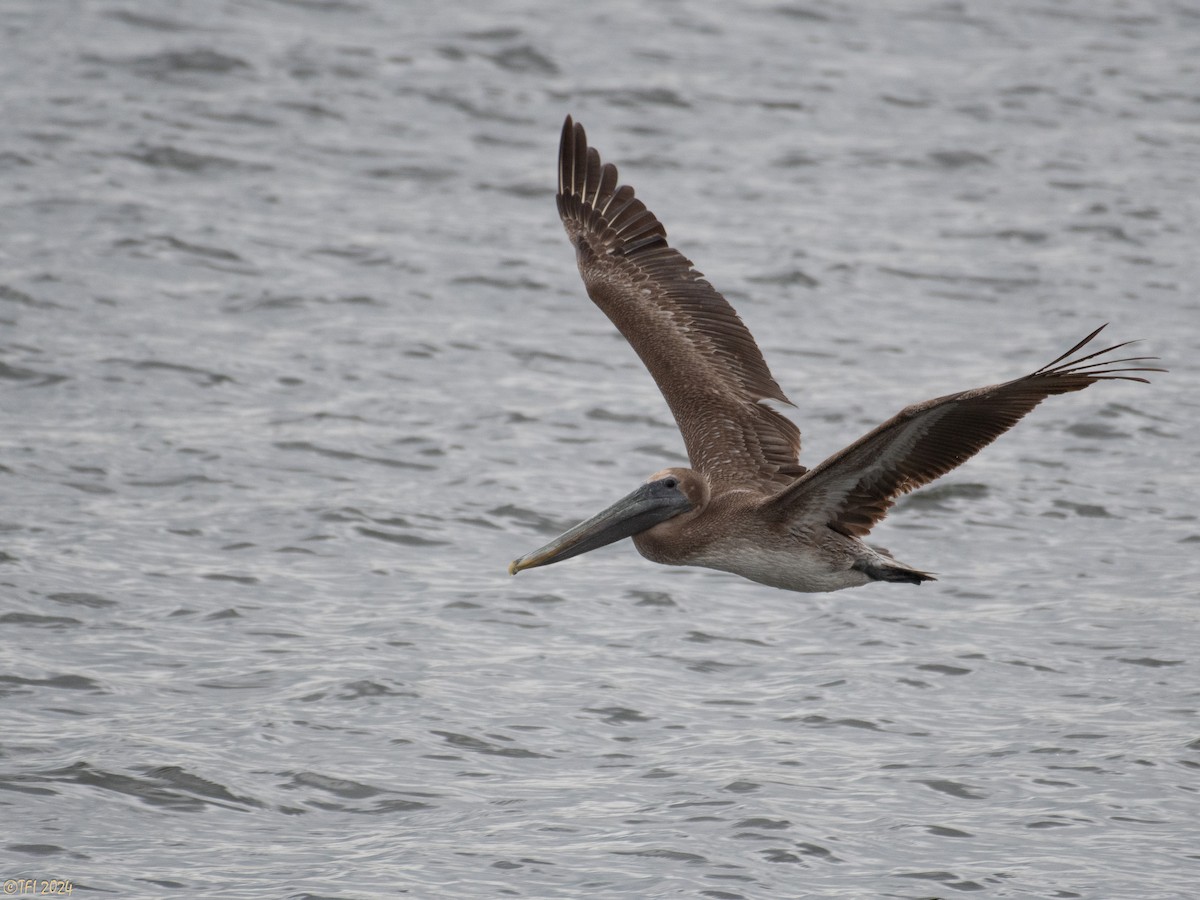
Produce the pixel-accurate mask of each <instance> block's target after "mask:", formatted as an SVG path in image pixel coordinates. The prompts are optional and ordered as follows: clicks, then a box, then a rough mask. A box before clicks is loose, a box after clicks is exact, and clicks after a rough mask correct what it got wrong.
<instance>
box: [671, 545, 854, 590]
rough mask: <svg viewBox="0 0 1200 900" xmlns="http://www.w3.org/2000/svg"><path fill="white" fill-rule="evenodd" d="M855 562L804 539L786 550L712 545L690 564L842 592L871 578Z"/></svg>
mask: <svg viewBox="0 0 1200 900" xmlns="http://www.w3.org/2000/svg"><path fill="white" fill-rule="evenodd" d="M852 563H853V558H852V557H850V556H849V555H845V556H843V555H841V554H831V553H826V552H822V548H819V547H816V546H814V545H812V544H806V543H803V542H801V541H797V542H796V544H795V546H794V547H792V548H788V549H786V550H780V549H777V548H769V549H768V548H763V547H759V546H755V545H753V544H739V545H738V546H728V545H727V546H714V547H708V548H706V549H705V551H704V552H702V553H701V554H699V555H698V556H695V557H693V558H691V559H689V560H688V564H689V565H693V566H704V567H705V568H708V569H720V570H721V571H722V572H731V573H733V574H734V575H740V576H742V577H743V578H748V579H750V580H751V581H757V582H758V583H759V584H765V585H767V586H769V587H773V588H781V589H782V590H785V591H801V592H804V593H820V592H823V591H840V590H841V589H842V588H848V587H858V586H859V585H863V584H867V583H868V582H869V581H871V579H870V577H868V576H867V574H866V573H865V572H862V571H860V570H858V569H853V568H851V564H852Z"/></svg>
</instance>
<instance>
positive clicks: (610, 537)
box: [508, 469, 709, 575]
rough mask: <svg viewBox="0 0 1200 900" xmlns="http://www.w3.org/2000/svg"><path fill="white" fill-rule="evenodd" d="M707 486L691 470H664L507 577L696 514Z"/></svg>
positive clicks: (516, 564)
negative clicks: (682, 516)
mask: <svg viewBox="0 0 1200 900" xmlns="http://www.w3.org/2000/svg"><path fill="white" fill-rule="evenodd" d="M708 493H709V491H708V482H707V481H706V480H705V479H704V478H703V477H702V476H700V475H699V474H697V473H696V472H693V471H692V470H691V469H663V470H662V471H661V472H655V473H654V474H653V475H651V476H650V478H649V480H648V481H646V482H645V483H644V484H643V485H642V486H641V487H639V488H638V489H637V490H636V491H633V493H631V494H628V495H626V496H624V497H622V498H621V499H620V500H618V501H617V502H616V503H614V504H613V505H612V506H610V507H609V508H608V509H606V510H604V511H603V512H601V513H597V514H596V515H594V516H592V517H591V518H590V519H588V520H587V521H586V522H581V523H580V524H578V525H576V526H575V527H574V528H572V529H571V530H570V531H568V532H566V533H564V534H561V535H559V536H558V537H556V538H555V539H554V540H552V541H551V542H550V543H548V544H547V545H546V546H544V547H542V548H540V549H538V550H534V551H533V552H532V553H527V554H526V555H525V556H521V557H518V558H517V559H514V560H513V561H512V562H511V563H509V566H508V573H509V574H510V575H516V574H517V573H518V572H520V571H521V570H522V569H532V568H535V567H537V566H548V565H550V564H551V563H556V562H561V561H562V560H564V559H570V558H571V557H572V556H578V555H579V554H581V553H587V552H588V551H589V550H595V549H597V548H598V547H603V546H605V545H606V544H611V543H613V542H614V541H619V540H621V538H627V537H633V536H634V535H636V534H642V533H643V532H646V531H649V530H651V529H652V528H655V527H656V526H658V525H660V524H662V523H663V522H666V521H667V520H669V519H673V518H675V517H676V516H680V515H684V514H687V513H694V512H698V511H699V510H700V509H702V508H703V506H704V505H705V504H706V502H707V500H708Z"/></svg>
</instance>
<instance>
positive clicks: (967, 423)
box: [764, 325, 1165, 537]
mask: <svg viewBox="0 0 1200 900" xmlns="http://www.w3.org/2000/svg"><path fill="white" fill-rule="evenodd" d="M1104 327H1105V326H1103V325H1101V326H1100V328H1097V329H1096V330H1095V331H1093V332H1092V333H1091V334H1089V335H1088V336H1087V337H1086V338H1084V339H1083V340H1082V341H1080V342H1079V343H1078V344H1076V345H1075V346H1074V347H1072V348H1071V349H1070V350H1068V351H1067V352H1066V353H1064V354H1063V355H1062V356H1060V357H1059V358H1058V359H1056V360H1054V361H1053V362H1051V363H1050V364H1048V365H1046V366H1043V367H1042V368H1040V369H1038V370H1037V371H1036V372H1034V373H1032V374H1030V375H1026V376H1025V377H1024V378H1017V379H1015V380H1013V381H1007V382H1005V383H1004V384H994V385H991V386H990V387H983V388H976V389H975V390H971V391H963V392H961V393H958V394H950V395H949V396H946V397H939V398H937V399H936V400H929V401H926V402H925V403H917V404H914V405H913V406H910V407H908V408H907V409H904V410H902V411H901V412H900V413H899V414H898V415H896V416H894V417H893V418H891V419H889V420H888V421H886V422H884V423H883V424H882V425H880V426H879V427H878V428H876V429H875V430H874V431H872V432H870V433H869V434H867V435H865V436H863V437H861V438H859V439H858V440H857V441H855V442H854V443H853V444H851V445H850V446H849V447H847V448H846V449H844V450H842V451H840V452H838V453H835V454H834V455H833V456H831V457H829V459H827V460H825V461H824V462H822V463H821V464H820V465H819V466H817V467H816V468H814V469H813V470H812V471H810V472H809V473H808V474H806V475H804V476H803V477H802V478H799V479H797V480H796V481H795V482H794V483H793V484H792V485H791V486H790V487H788V488H786V489H785V490H783V491H781V492H780V493H779V494H777V495H775V496H774V497H772V498H771V499H770V500H768V501H767V502H766V504H765V506H764V510H766V511H771V512H774V513H776V514H777V515H778V516H779V518H780V519H781V520H786V521H790V522H797V521H804V522H809V523H813V524H821V523H823V524H826V525H828V526H829V527H830V528H833V529H835V530H836V531H840V532H841V533H842V534H846V535H850V536H853V537H862V536H864V535H866V534H867V533H868V532H869V531H870V530H871V528H872V527H874V525H875V523H876V522H878V521H879V520H880V519H882V518H883V517H884V516H885V515H886V514H887V511H888V509H890V508H891V506H892V504H893V503H894V502H895V499H896V497H898V496H900V495H901V494H906V493H908V492H909V491H912V490H915V489H917V488H919V487H921V486H922V485H925V484H928V483H929V482H931V481H933V480H934V479H935V478H939V477H940V476H942V475H945V474H946V473H947V472H949V471H950V470H951V469H953V468H955V467H957V466H960V465H962V464H963V463H964V462H966V461H967V460H968V459H970V458H971V457H972V456H974V455H975V454H976V453H978V452H979V451H980V450H982V449H983V448H984V447H986V446H987V445H988V444H990V443H991V442H992V441H994V440H995V439H996V438H998V437H999V436H1000V435H1002V434H1004V432H1006V431H1008V429H1010V428H1012V427H1013V426H1014V425H1016V424H1017V422H1019V421H1020V420H1021V418H1022V417H1023V416H1024V415H1025V414H1026V413H1028V412H1029V411H1030V410H1031V409H1033V408H1034V407H1035V406H1037V405H1038V404H1039V403H1041V402H1042V400H1044V399H1045V398H1046V397H1049V396H1050V395H1051V394H1066V393H1069V392H1071V391H1081V390H1083V389H1084V388H1085V387H1087V386H1088V385H1091V384H1095V383H1096V382H1097V381H1106V380H1118V379H1119V380H1124V381H1141V382H1145V381H1146V379H1145V378H1139V377H1137V376H1134V375H1130V374H1127V373H1130V372H1162V371H1165V370H1164V369H1158V368H1151V367H1147V366H1143V365H1138V364H1139V363H1144V362H1148V361H1150V360H1151V359H1153V357H1145V356H1135V357H1128V358H1125V359H1105V360H1097V357H1100V356H1103V355H1105V354H1108V353H1112V352H1113V351H1114V350H1119V349H1120V348H1122V347H1125V346H1127V344H1128V343H1130V342H1126V343H1124V344H1116V345H1115V346H1112V347H1107V348H1105V349H1104V350H1097V351H1095V352H1093V353H1089V354H1088V355H1086V356H1081V357H1078V358H1076V359H1068V357H1070V356H1072V355H1073V354H1074V353H1075V352H1076V351H1078V350H1079V349H1081V348H1082V347H1084V346H1085V345H1086V344H1087V343H1088V342H1089V341H1091V340H1092V339H1093V338H1094V337H1095V336H1096V335H1097V334H1099V333H1100V331H1101V330H1102V329H1103V328H1104ZM1064 360H1065V362H1064ZM1089 360H1095V361H1093V362H1089ZM1126 364H1133V365H1126Z"/></svg>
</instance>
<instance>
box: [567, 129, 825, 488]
mask: <svg viewBox="0 0 1200 900" xmlns="http://www.w3.org/2000/svg"><path fill="white" fill-rule="evenodd" d="M558 212H559V215H561V216H562V220H563V225H564V226H565V227H566V229H567V235H568V236H569V237H570V239H571V243H572V244H573V245H574V246H575V250H576V255H577V257H578V262H579V272H580V274H581V275H582V276H583V283H584V285H585V286H586V287H587V292H588V296H589V297H591V298H592V300H593V301H595V303H596V305H597V306H599V307H600V309H602V310H603V311H604V313H605V315H607V316H608V317H609V318H610V319H611V320H612V322H613V324H614V325H616V326H617V329H618V330H619V331H620V332H621V334H623V335H624V336H625V339H626V340H627V341H629V343H630V344H631V345H632V346H633V349H634V350H635V351H636V352H637V355H638V356H639V357H641V360H642V362H643V363H644V364H645V366H646V368H647V369H649V370H650V374H651V376H653V378H654V380H655V382H656V383H657V384H658V387H659V390H661V391H662V393H663V396H664V397H665V398H666V400H667V405H668V406H670V408H671V412H672V413H673V414H674V416H675V421H676V423H677V424H678V425H679V430H680V431H681V432H682V433H683V442H684V445H685V446H686V447H687V452H688V457H689V458H690V459H691V461H692V467H693V468H694V469H696V470H697V471H699V472H701V473H703V474H704V475H706V476H707V477H708V478H709V480H710V482H711V483H712V484H713V486H714V487H716V486H723V487H732V486H737V485H744V486H762V485H763V484H764V482H767V483H775V484H788V483H790V482H791V481H792V480H793V479H794V478H795V476H796V475H798V474H801V473H803V472H804V471H805V470H804V468H803V467H802V466H800V465H799V464H798V462H797V458H798V455H799V452H800V430H799V429H798V428H797V427H796V426H795V425H794V424H793V423H792V422H791V421H789V420H788V419H786V418H784V417H783V416H782V415H780V414H779V413H777V412H776V411H775V410H773V409H771V408H770V407H768V406H765V405H764V404H763V403H761V402H760V401H762V400H765V399H772V400H780V401H782V402H784V403H788V402H790V401H788V399H787V397H786V396H784V393H783V391H782V390H780V388H779V385H778V384H776V383H775V379H774V378H773V377H772V376H771V372H770V370H769V369H768V368H767V364H766V362H765V361H764V360H763V357H762V353H761V352H760V351H759V349H758V345H757V344H755V343H754V338H753V337H751V336H750V332H749V331H748V330H747V329H746V326H745V325H743V324H742V320H741V319H739V318H738V315H737V313H735V312H734V311H733V307H731V306H730V305H729V303H728V302H727V301H726V300H725V298H724V297H722V296H721V295H720V294H719V293H718V292H717V291H716V290H715V289H714V288H713V286H712V285H711V284H709V283H708V282H707V281H705V280H704V277H703V276H702V275H701V274H700V273H699V272H697V271H696V270H695V269H694V268H693V267H692V263H691V261H690V260H688V259H687V258H686V257H684V256H683V255H682V254H680V253H679V252H678V251H676V250H674V249H672V248H671V247H669V246H668V245H667V231H666V229H665V228H664V227H663V226H662V223H660V222H659V221H658V219H657V218H656V217H655V216H654V214H653V213H652V212H650V211H649V210H648V209H646V207H645V204H643V203H642V202H641V201H640V200H638V199H636V198H635V197H634V193H633V188H631V187H630V186H629V185H621V186H618V183H617V169H616V166H614V165H612V164H611V163H609V164H602V163H601V162H600V155H599V154H598V153H597V152H596V150H595V149H594V148H591V147H589V146H588V144H587V136H586V135H585V134H584V130H583V126H582V125H578V124H575V123H574V122H572V120H571V117H570V116H567V120H566V122H565V123H564V124H563V132H562V142H561V143H560V145H559V152H558Z"/></svg>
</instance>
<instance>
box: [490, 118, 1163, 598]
mask: <svg viewBox="0 0 1200 900" xmlns="http://www.w3.org/2000/svg"><path fill="white" fill-rule="evenodd" d="M558 212H559V215H560V216H561V217H562V221H563V225H564V226H565V227H566V230H567V235H568V237H569V238H570V239H571V243H572V244H573V245H574V246H575V253H576V257H577V260H578V263H579V272H580V274H581V275H582V276H583V283H584V285H585V286H586V288H587V292H588V296H590V297H591V298H592V300H593V301H595V303H596V305H597V306H599V307H600V309H601V310H603V311H604V313H605V315H607V316H608V317H609V319H611V320H612V322H613V324H614V325H616V326H617V329H618V330H619V331H620V332H621V334H623V335H624V336H625V339H626V340H627V341H629V343H630V344H631V345H632V346H633V349H634V350H635V351H636V352H637V355H638V356H639V357H640V358H641V360H642V362H643V363H644V364H645V366H646V368H647V369H649V370H650V374H651V375H652V376H653V378H654V380H655V382H657V383H658V387H659V389H660V390H661V391H662V393H663V396H664V397H665V398H666V401H667V405H668V406H669V407H670V408H671V412H672V413H673V414H674V416H675V422H676V423H677V424H678V426H679V430H680V431H681V432H682V434H683V442H684V445H685V446H686V448H687V453H688V458H689V460H690V461H691V464H692V467H691V468H690V469H687V468H669V469H663V470H662V471H661V472H656V473H655V474H653V475H651V476H650V478H649V479H648V480H647V481H646V482H645V483H644V484H643V485H642V486H641V487H639V488H638V489H637V490H635V491H633V492H632V493H631V494H629V495H628V496H626V497H624V498H622V499H621V500H618V501H617V502H616V503H614V504H613V505H612V506H610V507H609V508H608V509H606V510H604V511H603V512H601V513H599V514H598V515H596V516H593V517H592V518H590V519H588V520H587V521H586V522H583V523H581V524H579V525H576V526H575V527H574V528H572V529H571V530H570V531H568V532H566V533H565V534H563V535H561V536H560V537H557V538H555V539H554V540H553V541H551V542H550V543H549V544H547V545H546V546H544V547H542V548H541V549H539V550H535V551H533V552H532V553H529V554H527V555H525V556H522V557H520V558H518V559H515V560H513V562H512V563H511V564H510V565H509V568H508V570H509V572H510V573H511V574H513V575H515V574H517V573H518V572H520V571H522V570H523V569H532V568H534V567H535V566H545V565H549V564H550V563H555V562H559V561H560V560H564V559H570V558H571V557H572V556H578V555H579V554H581V553H587V552H588V551H589V550H595V549H596V548H597V547H603V546H605V545H606V544H611V543H613V542H614V541H618V540H620V539H622V538H627V537H632V538H633V544H634V546H635V547H637V549H638V552H639V553H641V554H642V556H644V557H646V558H647V559H649V560H651V561H653V562H657V563H664V564H666V565H675V566H681V565H686V566H705V567H708V568H711V569H720V570H722V571H725V572H732V573H734V574H736V575H741V576H742V577H744V578H748V579H750V580H751V581H757V582H760V583H761V584H765V585H769V586H771V587H776V588H782V589H784V590H791V591H836V590H840V589H841V588H848V587H857V586H859V585H863V584H867V583H869V582H872V581H894V582H907V583H910V584H920V583H921V582H923V581H930V580H932V579H933V575H931V574H929V573H928V572H923V571H921V570H920V569H916V568H913V567H912V566H909V565H906V564H904V563H901V562H898V561H897V560H896V559H895V558H893V557H892V555H891V554H890V553H888V552H887V551H886V550H883V549H881V548H879V547H873V546H871V545H869V544H867V543H865V542H864V541H863V538H865V537H866V536H867V534H868V533H869V532H870V531H871V528H872V527H873V526H874V525H875V523H876V522H878V521H879V520H880V519H882V518H883V517H884V516H885V515H886V514H887V511H888V509H889V508H890V507H891V506H892V504H893V503H894V502H895V501H896V498H897V497H899V496H900V495H901V494H905V493H908V492H909V491H912V490H915V489H917V488H919V487H921V486H922V485H925V484H928V483H929V482H931V481H933V480H934V479H935V478H938V477H940V476H942V475H945V474H946V473H947V472H949V471H950V470H951V469H953V468H955V467H956V466H959V465H961V464H962V463H964V462H966V461H967V460H968V459H970V458H971V457H972V456H974V455H975V454H976V453H978V452H979V451H980V450H981V449H983V448H984V447H986V446H987V445H988V444H990V443H991V442H992V441H994V440H995V439H996V438H997V437H999V436H1000V435H1001V434H1003V433H1004V432H1006V431H1008V429H1010V428H1012V427H1013V426H1014V425H1016V424H1017V422H1018V421H1019V420H1020V419H1021V417H1022V416H1024V415H1025V414H1026V413H1028V412H1029V411H1030V410H1031V409H1033V408H1034V407H1035V406H1037V405H1038V403H1040V402H1041V401H1042V400H1043V399H1045V398H1046V397H1048V396H1050V395H1051V394H1066V393H1069V392H1071V391H1081V390H1083V389H1084V388H1085V387H1088V386H1089V385H1091V384H1094V383H1096V382H1097V381H1109V380H1125V381H1141V382H1145V381H1146V379H1145V378H1140V377H1137V376H1135V375H1133V374H1129V373H1134V372H1161V371H1164V370H1163V369H1157V368H1149V367H1147V366H1145V365H1144V364H1145V363H1146V362H1149V361H1150V360H1151V359H1153V358H1154V357H1141V356H1137V357H1125V358H1120V359H1114V358H1113V357H1112V355H1111V354H1112V353H1113V351H1115V350H1118V349H1120V348H1122V347H1124V346H1126V345H1127V343H1129V342H1126V343H1125V344H1116V345H1115V346H1111V347H1106V348H1104V349H1102V350H1094V349H1092V348H1091V347H1088V344H1089V343H1090V342H1091V341H1092V339H1093V338H1095V337H1096V335H1097V334H1099V332H1100V331H1101V329H1102V328H1103V327H1104V326H1103V325H1102V326H1100V328H1097V329H1096V330H1095V331H1093V332H1092V333H1091V334H1089V335H1088V336H1087V337H1085V338H1084V339H1083V340H1082V341H1080V342H1079V343H1078V344H1076V345H1075V346H1074V347H1072V348H1071V349H1070V350H1068V351H1067V352H1066V353H1064V354H1063V355H1062V356H1060V357H1058V358H1057V359H1055V360H1054V361H1053V362H1051V363H1049V364H1047V365H1045V366H1043V367H1042V368H1040V369H1038V370H1037V371H1036V372H1033V373H1031V374H1029V375H1026V376H1024V377H1022V378H1016V379H1014V380H1012V381H1005V382H1003V383H1001V384H994V385H991V386H989V387H981V388H975V389H974V390H969V391H962V392H960V393H957V394H949V395H947V396H945V397H938V398H937V399H935V400H927V401H926V402H924V403H917V404H914V405H913V406H909V407H907V408H906V409H903V410H901V411H900V412H899V413H898V414H897V415H895V416H893V417H892V418H891V419H889V420H888V421H886V422H884V423H883V424H882V425H880V426H879V427H878V428H876V429H874V430H873V431H871V432H869V433H867V434H866V435H864V436H863V437H861V438H859V439H858V440H857V441H855V442H854V443H853V444H851V445H850V446H848V447H846V448H845V449H844V450H841V451H839V452H837V453H835V454H834V455H833V456H831V457H829V458H828V459H826V460H825V461H824V462H822V463H820V464H819V465H817V466H814V467H813V468H811V469H806V468H805V467H804V466H802V465H800V464H799V461H798V458H799V453H800V431H799V429H798V428H797V427H796V426H795V425H794V424H793V423H792V422H791V421H790V420H788V419H786V418H784V417H783V416H782V415H780V414H779V413H778V412H776V411H775V410H774V409H772V408H771V407H770V406H767V405H766V404H765V403H764V402H763V401H766V400H777V401H780V402H783V403H788V404H789V405H790V401H789V400H788V399H787V397H786V396H784V393H783V391H782V390H780V388H779V385H778V384H776V382H775V379H774V378H773V377H772V376H771V372H770V370H769V369H768V368H767V364H766V362H764V360H763V357H762V353H761V351H760V350H759V349H758V345H757V344H755V342H754V338H752V337H751V336H750V332H749V331H748V330H747V329H746V326H745V325H743V324H742V320H741V319H740V318H738V315H737V313H735V312H734V310H733V307H731V306H730V305H729V303H728V302H727V301H726V300H725V298H724V297H722V296H721V295H720V293H718V292H717V290H716V289H715V288H714V287H713V286H712V285H711V284H709V283H708V282H707V281H706V280H705V279H704V277H703V276H702V275H701V274H700V273H699V272H697V271H696V270H695V268H693V267H692V263H691V261H690V260H688V259H687V258H686V257H684V256H683V255H682V254H680V253H679V251H677V250H675V249H673V248H672V247H670V246H669V245H668V244H667V232H666V229H665V228H664V227H663V226H662V224H661V223H660V222H659V221H658V219H657V218H656V217H655V215H654V214H653V213H652V212H650V210H648V209H646V207H645V205H644V204H643V203H642V202H641V201H640V200H638V199H636V198H635V197H634V192H633V188H632V187H630V186H629V185H627V184H624V185H621V184H619V183H618V181H617V169H616V167H615V166H614V165H612V163H607V164H602V163H601V161H600V155H599V153H597V152H596V150H595V148H593V147H589V146H588V142H587V136H586V135H585V134H584V130H583V126H582V125H578V124H576V123H574V122H573V121H572V120H571V117H570V116H568V117H567V120H566V122H565V123H564V124H563V131H562V142H561V143H560V145H559V150H558ZM1085 347H1087V349H1088V352H1086V354H1085V355H1076V354H1077V353H1079V351H1081V350H1083V349H1084V348H1085Z"/></svg>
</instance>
